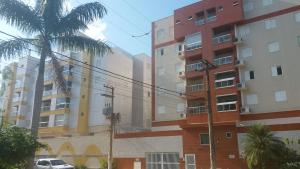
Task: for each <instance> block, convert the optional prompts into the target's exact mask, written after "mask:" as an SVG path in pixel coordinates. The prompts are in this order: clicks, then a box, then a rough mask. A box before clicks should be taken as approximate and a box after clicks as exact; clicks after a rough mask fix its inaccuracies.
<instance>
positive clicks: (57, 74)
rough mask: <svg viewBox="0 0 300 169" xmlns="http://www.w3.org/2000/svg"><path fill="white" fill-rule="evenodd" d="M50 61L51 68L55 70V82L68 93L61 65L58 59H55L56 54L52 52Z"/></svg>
mask: <svg viewBox="0 0 300 169" xmlns="http://www.w3.org/2000/svg"><path fill="white" fill-rule="evenodd" d="M51 61H52V65H53V69H54V71H55V77H56V78H55V82H56V84H58V87H59V88H60V89H61V90H62V91H63V92H64V93H65V94H68V90H67V82H66V80H65V78H64V76H63V74H62V69H63V67H62V66H61V65H60V63H59V62H58V60H57V59H56V56H55V55H54V54H52V56H51Z"/></svg>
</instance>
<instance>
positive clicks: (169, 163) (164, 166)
mask: <svg viewBox="0 0 300 169" xmlns="http://www.w3.org/2000/svg"><path fill="white" fill-rule="evenodd" d="M146 169H179V153H147V154H146Z"/></svg>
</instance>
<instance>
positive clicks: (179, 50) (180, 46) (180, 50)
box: [177, 44, 183, 52]
mask: <svg viewBox="0 0 300 169" xmlns="http://www.w3.org/2000/svg"><path fill="white" fill-rule="evenodd" d="M177 50H178V52H182V51H183V48H182V44H179V45H178V48H177Z"/></svg>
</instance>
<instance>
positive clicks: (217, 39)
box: [213, 33, 232, 44]
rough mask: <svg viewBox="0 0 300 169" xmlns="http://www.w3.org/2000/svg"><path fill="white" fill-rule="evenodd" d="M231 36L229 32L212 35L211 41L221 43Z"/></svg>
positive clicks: (228, 39)
mask: <svg viewBox="0 0 300 169" xmlns="http://www.w3.org/2000/svg"><path fill="white" fill-rule="evenodd" d="M231 38H232V37H231V34H230V33H229V34H225V35H220V36H216V37H214V38H213V42H214V44H221V43H225V42H229V41H231Z"/></svg>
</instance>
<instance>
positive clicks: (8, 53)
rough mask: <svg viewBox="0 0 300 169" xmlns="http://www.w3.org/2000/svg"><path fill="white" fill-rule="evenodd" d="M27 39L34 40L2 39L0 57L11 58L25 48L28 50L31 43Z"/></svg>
mask: <svg viewBox="0 0 300 169" xmlns="http://www.w3.org/2000/svg"><path fill="white" fill-rule="evenodd" d="M26 41H33V40H31V39H26V40H21V39H12V40H7V41H4V40H2V41H0V58H4V59H6V60H9V59H12V58H15V57H16V56H19V55H21V54H22V52H23V51H24V50H28V48H29V43H27V42H26Z"/></svg>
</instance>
